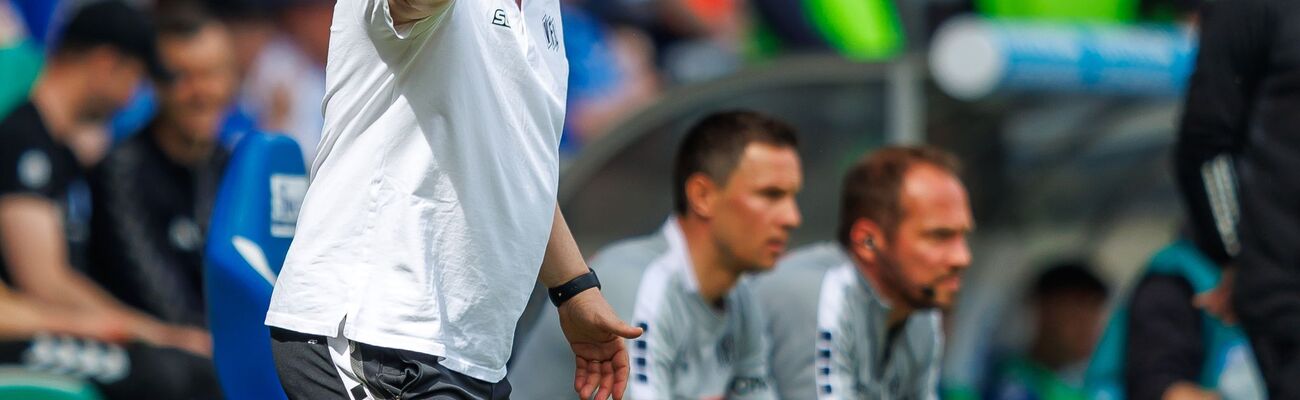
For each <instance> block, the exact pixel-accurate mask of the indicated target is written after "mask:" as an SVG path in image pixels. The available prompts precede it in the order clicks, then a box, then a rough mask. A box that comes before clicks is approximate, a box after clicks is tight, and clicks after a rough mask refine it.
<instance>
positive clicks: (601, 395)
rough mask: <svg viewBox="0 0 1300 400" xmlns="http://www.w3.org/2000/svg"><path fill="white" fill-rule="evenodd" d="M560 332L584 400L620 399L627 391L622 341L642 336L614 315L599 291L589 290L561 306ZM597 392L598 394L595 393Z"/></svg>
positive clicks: (625, 357) (575, 381) (574, 386)
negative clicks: (575, 365) (570, 353)
mask: <svg viewBox="0 0 1300 400" xmlns="http://www.w3.org/2000/svg"><path fill="white" fill-rule="evenodd" d="M559 312H560V329H561V330H563V331H564V337H565V338H566V339H568V341H569V347H571V348H572V349H573V355H574V356H575V358H576V359H577V362H578V368H577V373H576V374H574V377H573V388H574V389H575V390H577V391H578V394H579V395H580V396H582V398H583V399H590V398H591V395H592V393H593V392H596V398H597V399H601V400H604V399H606V398H609V396H611V395H612V396H614V399H615V400H621V399H622V398H623V389H625V388H627V374H628V369H629V366H628V357H627V348H626V347H625V346H624V344H623V339H625V338H626V339H635V338H637V337H640V336H641V333H642V332H641V328H634V327H632V326H630V325H628V324H626V323H624V322H623V321H622V320H619V318H618V316H617V315H615V314H614V310H613V309H612V308H610V307H609V303H607V302H605V296H603V295H601V293H600V290H597V289H588V290H585V291H583V292H582V293H579V294H578V295H577V296H574V297H573V298H572V299H569V301H566V302H564V304H561V305H560V310H559ZM597 389H599V391H598V392H597Z"/></svg>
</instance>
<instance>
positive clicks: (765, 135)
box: [673, 110, 799, 215]
mask: <svg viewBox="0 0 1300 400" xmlns="http://www.w3.org/2000/svg"><path fill="white" fill-rule="evenodd" d="M753 143H762V144H769V145H773V146H778V147H788V148H794V149H797V148H798V147H799V141H798V138H797V137H796V136H795V130H794V128H793V127H791V126H790V125H788V124H786V123H785V122H782V121H780V120H777V119H775V118H772V117H769V116H766V115H763V114H760V113H757V112H754V111H744V110H738V111H724V112H718V113H713V114H710V115H708V116H706V117H704V119H702V120H700V122H697V123H696V124H695V126H692V127H691V129H690V131H688V132H687V133H686V138H685V139H683V140H682V144H681V147H679V148H678V149H677V159H676V160H675V161H674V163H673V208H674V210H676V211H677V214H678V215H685V214H686V210H687V209H689V208H690V207H689V204H687V203H689V201H688V200H687V199H686V180H687V179H690V177H691V176H692V175H695V174H696V173H704V174H705V175H708V176H709V178H711V179H713V180H714V181H716V182H719V183H724V184H725V182H726V181H727V179H728V178H730V177H731V173H732V171H733V170H735V169H736V164H738V163H739V162H740V157H741V155H743V154H744V153H745V148H747V147H749V145H750V144H753Z"/></svg>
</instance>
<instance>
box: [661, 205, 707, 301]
mask: <svg viewBox="0 0 1300 400" xmlns="http://www.w3.org/2000/svg"><path fill="white" fill-rule="evenodd" d="M660 231H661V233H662V234H663V235H664V238H666V239H667V240H668V252H669V257H672V258H673V261H675V262H674V263H673V264H674V265H676V266H677V268H681V269H682V271H681V272H682V283H684V284H685V285H686V289H687V290H688V291H690V292H692V293H699V291H700V283H699V281H697V280H696V279H695V265H694V264H693V263H692V262H691V251H690V248H689V247H687V246H686V234H684V233H682V225H681V223H680V222H678V221H677V216H675V215H674V216H670V217H668V220H667V221H665V222H664V226H663V228H661V229H660Z"/></svg>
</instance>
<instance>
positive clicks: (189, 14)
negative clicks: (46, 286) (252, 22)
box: [90, 7, 236, 327]
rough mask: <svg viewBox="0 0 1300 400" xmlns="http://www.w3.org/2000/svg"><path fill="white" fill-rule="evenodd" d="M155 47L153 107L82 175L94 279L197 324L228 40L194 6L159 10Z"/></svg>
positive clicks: (229, 63)
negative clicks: (161, 74)
mask: <svg viewBox="0 0 1300 400" xmlns="http://www.w3.org/2000/svg"><path fill="white" fill-rule="evenodd" d="M162 15H163V16H162V17H161V18H160V19H159V21H160V24H159V32H158V38H159V42H158V48H159V54H160V56H161V58H162V61H163V63H164V64H165V65H166V66H167V67H168V69H169V70H170V71H171V72H172V74H173V75H174V77H173V79H172V80H170V81H158V82H156V83H155V86H156V87H157V93H158V99H159V102H158V103H159V104H158V105H159V112H158V114H157V116H156V117H155V118H154V119H153V121H152V122H151V123H150V124H149V126H148V128H146V129H145V131H144V132H142V133H141V134H138V135H135V136H133V137H131V138H130V139H127V140H126V142H124V143H122V144H121V145H119V146H118V147H117V148H115V149H113V151H112V152H111V153H109V155H108V157H107V158H106V159H105V160H104V161H103V162H102V163H100V165H99V166H98V167H97V168H96V169H95V171H94V172H93V174H92V179H91V181H90V183H91V188H92V193H93V196H92V198H93V200H94V209H93V212H92V219H91V229H92V230H91V233H92V236H91V246H92V252H93V253H92V254H93V257H92V259H93V260H95V263H94V265H93V266H92V267H93V268H92V277H94V278H95V280H96V281H98V282H100V283H102V284H103V285H104V287H105V288H106V289H108V290H109V291H110V292H111V293H113V294H114V295H115V296H117V297H118V298H119V299H121V300H122V301H123V302H125V303H126V304H127V305H130V306H133V307H136V308H138V309H140V310H143V311H145V312H147V313H149V314H151V315H153V316H154V317H157V318H159V319H162V320H163V321H166V322H169V323H177V324H184V325H190V326H200V327H201V326H204V325H205V316H206V312H205V308H204V302H203V291H202V289H203V285H202V279H201V278H202V276H203V274H202V271H201V267H202V263H203V244H204V235H205V233H206V232H207V227H208V216H209V214H210V213H211V211H212V202H213V199H214V197H215V194H216V190H217V184H218V183H219V181H220V178H221V172H222V170H223V169H224V166H225V162H226V160H227V158H228V153H227V152H226V150H225V149H224V148H223V147H221V146H219V145H217V143H216V141H217V131H218V128H219V127H220V124H221V122H222V118H223V116H224V114H225V112H226V110H227V108H228V107H229V105H230V102H231V99H232V96H233V92H234V89H235V84H236V81H235V69H234V68H235V66H234V64H233V59H232V57H231V48H230V38H229V37H228V36H227V33H226V32H227V31H226V29H225V27H224V26H222V25H221V24H220V23H219V22H217V21H216V20H214V19H211V18H210V17H208V16H206V15H204V14H203V12H202V11H199V10H197V9H196V8H194V7H178V8H176V9H173V10H165V11H163V13H162Z"/></svg>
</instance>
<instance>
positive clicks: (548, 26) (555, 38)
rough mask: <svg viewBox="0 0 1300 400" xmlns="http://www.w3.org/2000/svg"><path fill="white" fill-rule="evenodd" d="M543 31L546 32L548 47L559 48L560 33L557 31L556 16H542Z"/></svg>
mask: <svg viewBox="0 0 1300 400" xmlns="http://www.w3.org/2000/svg"><path fill="white" fill-rule="evenodd" d="M542 31H543V32H545V33H546V48H548V49H551V50H557V49H559V48H560V35H559V34H558V33H556V32H555V18H553V17H551V16H550V15H547V16H545V17H542Z"/></svg>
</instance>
